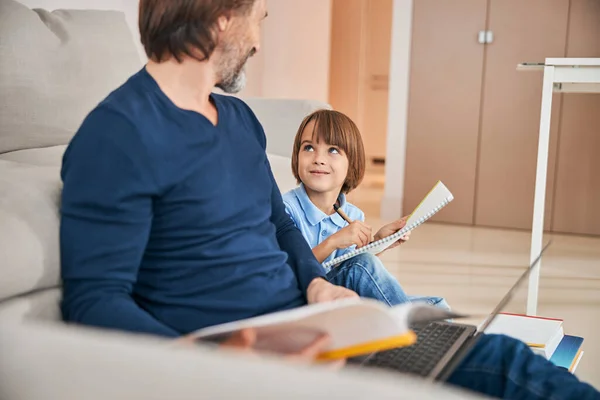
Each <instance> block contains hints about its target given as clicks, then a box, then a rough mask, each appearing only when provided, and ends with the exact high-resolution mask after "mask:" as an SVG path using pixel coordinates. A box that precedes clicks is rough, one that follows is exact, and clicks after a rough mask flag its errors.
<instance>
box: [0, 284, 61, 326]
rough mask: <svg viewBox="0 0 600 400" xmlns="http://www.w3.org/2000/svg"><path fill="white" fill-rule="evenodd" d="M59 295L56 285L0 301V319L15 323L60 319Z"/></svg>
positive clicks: (59, 291)
mask: <svg viewBox="0 0 600 400" xmlns="http://www.w3.org/2000/svg"><path fill="white" fill-rule="evenodd" d="M61 295H62V292H61V290H60V288H58V287H56V288H52V289H43V290H38V291H36V292H33V293H29V294H28V295H26V296H18V297H14V298H11V299H8V300H6V301H0V321H2V323H15V324H22V323H27V322H31V321H61V320H62V318H61V314H60V299H61Z"/></svg>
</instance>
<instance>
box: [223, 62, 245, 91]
mask: <svg viewBox="0 0 600 400" xmlns="http://www.w3.org/2000/svg"><path fill="white" fill-rule="evenodd" d="M217 87H218V88H219V89H221V90H222V91H224V92H225V93H229V94H234V93H239V92H240V91H241V90H242V89H243V88H244V87H246V67H242V69H241V70H240V72H238V73H237V74H235V75H233V76H231V77H230V78H229V79H226V80H223V81H221V82H219V83H217Z"/></svg>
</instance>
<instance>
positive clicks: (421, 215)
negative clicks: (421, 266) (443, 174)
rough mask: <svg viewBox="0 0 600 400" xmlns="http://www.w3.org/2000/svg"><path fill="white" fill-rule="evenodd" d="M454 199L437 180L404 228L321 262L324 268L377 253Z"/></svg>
mask: <svg viewBox="0 0 600 400" xmlns="http://www.w3.org/2000/svg"><path fill="white" fill-rule="evenodd" d="M452 200H454V196H453V195H452V193H450V191H449V190H448V188H447V187H446V186H444V184H443V183H442V182H441V181H438V182H437V183H436V185H435V186H434V187H433V189H431V191H430V192H429V193H428V194H427V196H425V198H424V199H423V200H422V201H421V203H420V204H419V205H418V206H417V207H416V208H415V209H414V211H413V212H412V213H411V214H410V215H409V217H408V219H407V220H406V225H404V228H402V229H400V230H399V231H398V232H396V233H394V234H393V235H390V236H387V237H384V238H383V239H380V240H377V241H375V242H372V243H369V244H368V245H366V246H363V247H361V248H359V249H356V250H353V251H350V252H348V253H346V254H344V255H341V256H339V257H336V258H334V259H333V260H331V261H328V262H326V263H324V264H323V267H325V268H331V267H334V266H336V265H338V264H340V263H341V262H343V261H346V260H348V259H350V258H352V257H354V256H357V255H359V254H362V253H365V252H367V251H368V252H369V253H372V254H379V253H381V252H382V251H384V250H385V249H387V248H388V247H390V246H391V245H392V244H394V243H395V242H396V241H398V240H399V239H401V238H402V237H403V236H404V235H406V234H407V233H408V232H409V231H412V230H413V229H415V228H416V227H417V226H419V225H421V224H422V223H424V222H425V221H427V220H428V219H429V218H431V217H433V216H434V215H435V214H436V213H437V212H438V211H440V210H441V209H442V208H444V207H445V206H446V205H447V204H448V203H450V202H451V201H452Z"/></svg>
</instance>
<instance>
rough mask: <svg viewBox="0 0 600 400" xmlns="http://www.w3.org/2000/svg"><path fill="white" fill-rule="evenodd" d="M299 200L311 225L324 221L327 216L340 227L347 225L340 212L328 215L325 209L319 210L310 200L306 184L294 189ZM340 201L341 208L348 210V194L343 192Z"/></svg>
mask: <svg viewBox="0 0 600 400" xmlns="http://www.w3.org/2000/svg"><path fill="white" fill-rule="evenodd" d="M294 193H295V194H296V197H297V198H298V201H299V202H300V206H301V207H302V210H303V211H304V215H305V216H306V220H307V221H308V223H309V224H311V225H313V226H314V225H317V224H318V223H319V222H321V221H323V220H324V219H326V218H331V221H332V222H333V223H334V224H336V225H337V226H339V227H344V226H346V225H347V223H346V221H344V219H343V218H342V217H340V215H339V214H338V213H334V214H333V215H331V216H330V215H327V214H325V213H324V212H323V211H321V210H319V208H318V207H317V206H315V205H314V204H313V202H312V201H310V198H309V197H308V194H307V193H306V189H305V188H304V184H302V183H301V184H300V186H299V187H298V188H297V189H296V190H294ZM338 200H339V202H340V208H341V209H342V210H343V211H344V212H346V210H347V208H348V206H347V203H346V196H345V195H344V194H343V193H341V194H340V197H338Z"/></svg>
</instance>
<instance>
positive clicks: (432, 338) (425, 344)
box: [366, 322, 467, 376]
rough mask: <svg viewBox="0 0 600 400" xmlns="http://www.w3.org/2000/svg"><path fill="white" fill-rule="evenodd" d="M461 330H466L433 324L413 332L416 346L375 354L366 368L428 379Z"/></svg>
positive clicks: (454, 326) (459, 327)
mask: <svg viewBox="0 0 600 400" xmlns="http://www.w3.org/2000/svg"><path fill="white" fill-rule="evenodd" d="M465 329H467V327H465V326H461V325H453V324H446V323H436V322H433V323H430V324H428V325H427V326H425V327H421V328H415V329H413V330H414V332H415V333H416V334H417V342H416V343H415V344H414V345H412V346H408V347H401V348H397V349H393V350H388V351H382V352H380V353H377V354H375V355H374V356H373V357H371V358H370V359H369V360H368V361H367V362H366V365H367V366H369V367H378V368H386V369H393V370H396V371H401V372H406V373H410V374H415V375H420V376H428V375H429V374H430V373H431V371H432V370H433V369H434V368H435V366H436V365H437V364H438V363H439V362H440V360H441V359H442V358H443V357H444V356H445V355H446V353H447V352H448V350H449V349H450V348H451V347H452V345H453V344H454V343H455V342H456V341H457V340H458V338H459V337H460V336H461V334H462V333H463V332H464V331H465Z"/></svg>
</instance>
